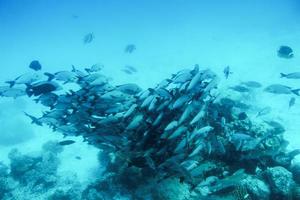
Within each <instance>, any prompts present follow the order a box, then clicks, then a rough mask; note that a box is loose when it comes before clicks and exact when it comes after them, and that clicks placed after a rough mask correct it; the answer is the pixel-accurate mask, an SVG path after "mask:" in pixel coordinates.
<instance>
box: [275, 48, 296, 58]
mask: <svg viewBox="0 0 300 200" xmlns="http://www.w3.org/2000/svg"><path fill="white" fill-rule="evenodd" d="M277 55H278V57H280V58H287V59H289V58H293V57H294V54H293V49H292V48H291V47H289V46H281V47H279V49H278V51H277Z"/></svg>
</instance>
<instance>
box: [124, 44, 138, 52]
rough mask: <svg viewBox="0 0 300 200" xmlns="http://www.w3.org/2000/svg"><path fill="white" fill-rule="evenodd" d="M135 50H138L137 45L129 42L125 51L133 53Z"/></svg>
mask: <svg viewBox="0 0 300 200" xmlns="http://www.w3.org/2000/svg"><path fill="white" fill-rule="evenodd" d="M135 50H136V46H135V45H134V44H128V45H127V46H126V47H125V50H124V52H125V53H133V52H134V51H135Z"/></svg>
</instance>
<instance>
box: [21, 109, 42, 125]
mask: <svg viewBox="0 0 300 200" xmlns="http://www.w3.org/2000/svg"><path fill="white" fill-rule="evenodd" d="M24 114H25V115H26V116H27V117H29V118H30V119H31V123H32V124H36V125H38V126H43V123H42V122H41V121H40V120H39V119H38V118H36V117H34V116H32V115H29V114H28V113H26V112H24Z"/></svg>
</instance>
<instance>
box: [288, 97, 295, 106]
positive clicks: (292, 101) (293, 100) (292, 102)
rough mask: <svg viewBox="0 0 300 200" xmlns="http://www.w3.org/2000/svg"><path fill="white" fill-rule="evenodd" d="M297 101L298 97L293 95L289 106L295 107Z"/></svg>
mask: <svg viewBox="0 0 300 200" xmlns="http://www.w3.org/2000/svg"><path fill="white" fill-rule="evenodd" d="M295 102H296V98H295V97H291V99H290V101H289V108H291V107H293V106H294V105H295Z"/></svg>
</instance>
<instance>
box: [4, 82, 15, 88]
mask: <svg viewBox="0 0 300 200" xmlns="http://www.w3.org/2000/svg"><path fill="white" fill-rule="evenodd" d="M5 83H8V84H9V87H10V88H12V87H13V86H14V85H15V84H16V82H15V81H5Z"/></svg>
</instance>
